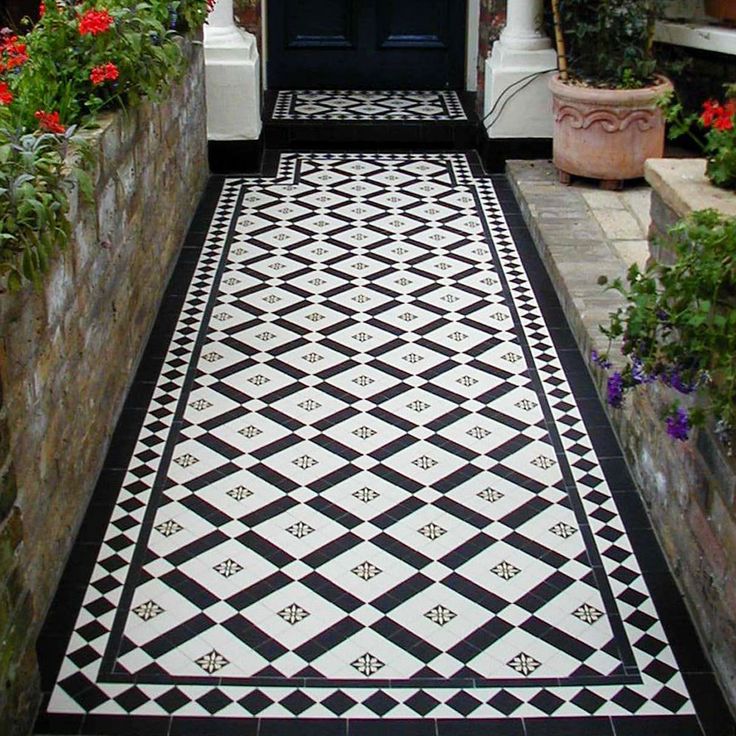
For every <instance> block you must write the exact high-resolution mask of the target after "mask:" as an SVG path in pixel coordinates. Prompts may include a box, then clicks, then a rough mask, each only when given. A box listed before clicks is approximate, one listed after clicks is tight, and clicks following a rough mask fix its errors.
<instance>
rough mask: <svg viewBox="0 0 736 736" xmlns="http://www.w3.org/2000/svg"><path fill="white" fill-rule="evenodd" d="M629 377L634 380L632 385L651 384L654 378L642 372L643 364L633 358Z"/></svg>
mask: <svg viewBox="0 0 736 736" xmlns="http://www.w3.org/2000/svg"><path fill="white" fill-rule="evenodd" d="M631 377H632V378H633V379H634V383H642V384H643V383H651V382H652V381H654V380H655V378H654V376H652V375H651V374H649V373H647V372H646V371H645V370H644V364H643V363H642V362H641V360H640V359H639V358H634V359H633V360H632V361H631Z"/></svg>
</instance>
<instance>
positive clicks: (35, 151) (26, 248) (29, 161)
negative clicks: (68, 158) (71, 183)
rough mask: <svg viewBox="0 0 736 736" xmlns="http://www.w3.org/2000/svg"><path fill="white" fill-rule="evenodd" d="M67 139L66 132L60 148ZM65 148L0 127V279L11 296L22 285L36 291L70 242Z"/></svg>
mask: <svg viewBox="0 0 736 736" xmlns="http://www.w3.org/2000/svg"><path fill="white" fill-rule="evenodd" d="M72 134H73V129H70V130H69V131H67V133H66V134H65V136H64V144H66V143H67V142H68V141H69V139H70V137H71V135H72ZM65 148H66V146H65V145H62V146H60V145H59V140H58V139H57V136H55V135H51V134H50V133H45V134H41V135H34V134H32V133H23V134H18V133H15V132H11V131H9V130H8V129H3V128H2V127H0V277H2V279H3V281H4V282H5V284H6V285H7V287H8V288H9V289H11V290H15V289H18V288H19V287H20V286H21V285H22V284H23V282H24V280H28V281H31V282H33V283H34V284H36V285H38V284H39V283H40V280H41V276H42V275H43V274H44V273H45V272H46V271H47V269H48V267H49V262H50V259H51V257H52V255H53V254H54V253H55V251H56V250H57V249H58V248H63V247H64V246H65V245H66V244H67V241H68V239H69V222H68V220H67V218H66V213H67V208H68V203H67V196H66V192H65V191H64V186H63V184H64V181H65V178H66V177H65V172H64V153H65Z"/></svg>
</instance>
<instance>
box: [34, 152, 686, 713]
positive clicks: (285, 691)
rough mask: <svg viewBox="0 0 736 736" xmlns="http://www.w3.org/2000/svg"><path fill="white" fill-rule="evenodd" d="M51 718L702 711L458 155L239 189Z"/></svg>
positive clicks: (212, 242)
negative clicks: (696, 708)
mask: <svg viewBox="0 0 736 736" xmlns="http://www.w3.org/2000/svg"><path fill="white" fill-rule="evenodd" d="M48 712H49V714H51V715H52V716H53V715H54V714H81V713H92V714H95V715H102V716H104V715H111V716H119V715H121V714H126V713H131V714H134V715H141V716H144V715H145V716H161V717H163V716H169V715H173V716H174V717H175V718H180V717H186V716H207V715H212V714H217V716H218V717H222V718H235V717H251V716H258V717H260V718H272V717H285V716H287V717H288V716H296V715H298V716H300V717H303V718H325V717H341V718H353V717H357V718H366V717H379V716H380V717H382V718H407V717H422V718H425V717H426V718H459V717H467V718H473V719H475V718H498V717H521V718H526V717H531V718H536V717H559V718H567V717H580V716H588V715H595V716H617V715H628V714H636V715H637V716H639V715H670V714H674V713H676V714H682V715H685V714H691V713H692V712H693V711H692V706H691V703H690V701H689V698H688V695H687V692H686V689H685V686H684V683H683V679H682V676H681V675H680V673H679V672H678V669H677V665H676V663H675V660H674V658H673V654H672V652H671V650H670V647H669V645H668V642H667V638H666V635H665V633H664V631H663V629H662V626H661V624H660V622H659V620H658V617H657V614H656V611H655V609H654V606H653V604H652V601H651V599H650V596H649V593H648V591H647V587H646V585H645V582H644V580H643V578H642V575H641V572H640V569H639V566H638V563H637V561H636V559H635V558H634V555H633V553H632V549H631V545H630V543H629V540H628V538H627V535H626V533H625V530H624V527H623V525H622V522H621V520H620V518H619V516H618V513H617V510H616V507H615V504H614V501H613V499H612V496H611V493H610V492H609V490H608V488H607V485H606V482H605V480H604V477H603V473H602V472H601V469H600V466H599V463H598V461H597V458H596V456H595V454H594V452H593V450H592V447H591V444H590V440H589V438H588V436H587V433H586V430H585V427H584V425H583V423H582V421H581V417H580V414H579V411H578V409H577V407H576V404H575V401H574V399H573V397H572V395H571V393H570V389H569V386H568V384H567V381H566V379H565V376H564V374H563V371H562V368H561V365H560V362H559V360H558V357H557V355H556V353H555V350H554V348H553V346H552V343H551V340H550V337H549V333H548V331H547V327H546V325H545V323H544V321H543V319H542V317H541V314H540V312H539V308H538V305H537V303H536V301H535V299H534V296H533V292H532V290H531V287H530V284H529V282H528V280H527V277H526V274H525V271H524V268H523V266H522V264H521V261H520V258H519V255H518V252H517V250H516V248H515V245H514V242H513V239H512V237H511V235H510V232H509V229H508V227H507V225H506V222H505V220H504V217H503V214H502V212H501V209H500V207H499V205H498V202H497V200H496V197H495V193H494V189H493V186H492V184H491V182H490V181H488V180H475V179H474V178H473V177H472V176H471V173H470V170H469V167H468V164H467V161H466V159H465V157H464V156H463V155H459V154H312V155H307V154H284V155H283V156H282V161H281V167H280V170H279V175H278V176H277V177H276V178H274V179H268V178H262V179H231V180H227V182H226V184H225V187H224V190H223V193H222V196H221V200H220V203H219V206H218V209H217V212H216V215H215V217H214V219H213V222H212V226H211V228H210V232H209V234H208V237H207V241H206V245H205V248H204V251H203V253H202V257H201V260H200V263H199V265H198V268H197V270H196V273H195V276H194V278H193V281H192V284H191V288H190V290H189V293H188V296H187V299H186V302H185V306H184V309H183V311H182V314H181V317H180V320H179V324H178V327H177V330H176V332H175V334H174V337H173V340H172V343H171V347H170V350H169V353H168V357H167V360H166V363H165V365H164V368H163V370H162V373H161V376H160V378H159V382H158V386H157V389H156V392H155V394H154V397H153V400H152V403H151V406H150V409H149V412H148V416H147V418H146V420H145V422H144V426H143V429H142V431H141V435H140V438H139V441H138V444H137V447H136V449H135V451H134V455H133V458H132V460H131V463H130V467H129V469H128V473H127V476H126V479H125V482H124V485H123V488H122V490H121V493H120V497H119V499H118V502H117V505H116V508H115V511H114V513H113V516H112V519H111V522H110V525H109V528H108V530H107V533H106V537H105V541H104V543H103V545H102V548H101V550H100V553H99V557H98V562H97V565H96V567H95V569H94V572H93V575H92V579H91V581H90V585H89V588H88V590H87V593H86V596H85V599H84V603H83V607H82V609H81V611H80V614H79V618H78V620H77V623H76V626H75V629H74V632H73V634H72V637H71V640H70V642H69V645H68V648H67V654H66V657H65V659H64V662H63V664H62V667H61V671H60V673H59V676H58V680H57V683H56V686H55V688H54V690H53V692H52V695H51V700H50V703H49V706H48Z"/></svg>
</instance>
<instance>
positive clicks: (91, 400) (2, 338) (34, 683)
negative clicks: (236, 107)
mask: <svg viewBox="0 0 736 736" xmlns="http://www.w3.org/2000/svg"><path fill="white" fill-rule="evenodd" d="M183 48H184V51H185V54H186V56H187V57H188V61H189V72H188V74H187V76H186V78H185V79H184V80H183V81H182V82H180V83H178V84H176V85H175V86H173V87H172V88H171V90H170V93H169V94H168V96H167V97H166V98H165V99H164V100H163V101H161V102H159V103H157V104H153V103H151V102H146V103H145V104H143V105H142V106H141V107H139V108H137V109H135V110H132V111H130V112H129V113H127V114H120V113H117V114H115V115H109V116H107V117H105V118H103V119H102V121H101V126H100V128H99V129H98V130H96V131H94V133H92V134H91V138H90V139H91V143H92V146H93V148H94V150H95V152H96V156H97V164H96V167H95V171H94V187H95V197H94V202H87V201H86V200H83V199H82V198H81V196H80V194H79V193H78V192H76V191H74V192H72V194H71V197H70V205H71V207H70V219H71V221H72V224H73V238H72V242H71V243H70V246H69V248H68V249H67V250H66V251H65V252H64V253H63V254H62V256H61V257H58V258H57V259H56V260H55V262H54V263H53V265H52V268H51V271H50V273H49V274H48V275H47V277H46V280H45V283H44V286H43V288H42V289H41V290H39V291H34V290H33V289H31V288H27V289H25V290H24V291H22V292H20V293H17V294H12V295H8V294H2V295H0V734H1V735H2V736H6V734H22V733H26V732H27V731H28V729H29V725H30V722H31V721H32V719H33V717H34V714H35V710H36V707H37V703H38V696H39V689H38V676H37V668H36V660H35V653H34V647H35V639H36V637H37V635H38V632H39V629H40V625H41V623H42V621H43V618H44V616H45V613H46V611H47V608H48V606H49V604H50V602H51V599H52V597H53V594H54V591H55V588H56V585H57V582H58V579H59V577H60V575H61V572H62V569H63V566H64V562H65V560H66V558H67V556H68V554H69V551H70V548H71V545H72V543H73V541H74V538H75V535H76V532H77V530H78V528H79V525H80V523H81V521H82V518H83V516H84V512H85V509H86V506H87V503H88V500H89V497H90V495H91V492H92V490H93V487H94V485H95V481H96V478H97V475H98V472H99V470H100V467H101V465H102V462H103V459H104V456H105V453H106V451H107V447H108V443H109V440H110V436H111V434H112V431H113V429H114V427H115V423H116V420H117V418H118V415H119V413H120V410H121V408H122V405H123V401H124V399H125V395H126V392H127V389H128V386H129V385H130V383H131V381H132V378H133V375H134V373H135V370H136V366H137V364H138V361H139V359H140V356H141V353H142V350H143V347H144V346H145V343H146V339H147V336H148V334H149V332H150V329H151V327H152V324H153V321H154V318H155V316H156V313H157V309H158V305H159V302H160V300H161V297H162V295H163V292H164V288H165V286H166V283H167V281H168V278H169V276H170V274H171V271H172V268H173V265H174V263H175V260H176V257H177V254H178V252H179V248H180V246H181V244H182V241H183V238H184V235H185V233H186V230H187V227H188V225H189V221H190V218H191V216H192V215H193V213H194V210H195V207H196V205H197V202H198V200H199V198H200V195H201V193H202V191H203V188H204V185H205V182H206V179H207V176H208V168H207V148H206V146H207V135H206V110H205V102H204V63H203V54H202V47H201V45H195V44H193V43H191V42H185V43H184V44H183Z"/></svg>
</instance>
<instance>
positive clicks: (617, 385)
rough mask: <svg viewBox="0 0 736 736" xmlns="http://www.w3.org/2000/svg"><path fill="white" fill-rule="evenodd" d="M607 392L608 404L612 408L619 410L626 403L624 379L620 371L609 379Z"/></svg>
mask: <svg viewBox="0 0 736 736" xmlns="http://www.w3.org/2000/svg"><path fill="white" fill-rule="evenodd" d="M606 390H607V393H608V403H609V404H610V405H611V406H613V407H616V408H617V407H619V406H621V404H623V403H624V379H623V376H622V375H621V374H620V373H619V372H618V371H616V372H615V373H614V374H613V375H611V376H609V377H608V384H607V386H606Z"/></svg>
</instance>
